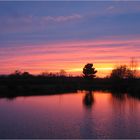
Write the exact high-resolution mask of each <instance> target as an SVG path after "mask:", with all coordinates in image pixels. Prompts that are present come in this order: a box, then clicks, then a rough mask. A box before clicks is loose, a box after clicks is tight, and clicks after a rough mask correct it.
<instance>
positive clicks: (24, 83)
mask: <svg viewBox="0 0 140 140" xmlns="http://www.w3.org/2000/svg"><path fill="white" fill-rule="evenodd" d="M96 73H97V70H95V68H94V67H93V64H86V65H85V67H84V68H83V75H82V76H67V75H66V72H65V71H61V73H57V74H52V73H42V74H40V75H31V74H30V73H28V72H23V73H22V72H20V71H15V72H14V73H13V74H10V75H1V76H0V97H8V98H13V97H16V96H31V95H48V94H49V95H53V94H62V93H68V92H76V91H78V90H107V91H111V92H112V93H114V94H117V93H118V94H120V93H121V94H123V93H128V94H129V95H132V96H137V97H140V78H139V77H138V76H137V72H136V70H135V69H130V68H128V67H127V66H126V65H121V66H118V67H116V68H114V69H113V70H112V72H111V74H110V76H108V77H106V78H97V77H96Z"/></svg>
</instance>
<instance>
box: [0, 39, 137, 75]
mask: <svg viewBox="0 0 140 140" xmlns="http://www.w3.org/2000/svg"><path fill="white" fill-rule="evenodd" d="M139 45H140V40H139V39H135V38H134V39H129V40H114V39H112V40H111V39H108V40H95V41H93V40H88V41H80V40H79V41H71V42H63V43H62V42H59V43H58V42H56V43H50V44H40V45H30V46H26V45H22V46H21V45H19V46H17V47H7V48H0V65H1V69H0V73H1V74H8V73H12V72H14V71H15V70H17V69H18V70H21V71H28V72H30V73H32V74H40V73H42V72H53V73H56V72H59V71H60V70H61V69H64V70H65V71H66V72H67V73H68V74H71V75H81V74H82V69H83V67H84V65H85V64H86V63H93V65H94V67H95V69H97V71H98V73H97V76H99V77H104V76H106V75H109V73H110V72H111V70H112V69H113V68H114V67H115V66H116V65H122V64H123V65H124V64H126V65H129V62H130V58H131V57H133V56H134V57H135V58H136V60H137V62H138V63H139V62H140V57H139V56H140V53H139V52H140V48H139V47H138V46H139ZM138 70H140V67H138Z"/></svg>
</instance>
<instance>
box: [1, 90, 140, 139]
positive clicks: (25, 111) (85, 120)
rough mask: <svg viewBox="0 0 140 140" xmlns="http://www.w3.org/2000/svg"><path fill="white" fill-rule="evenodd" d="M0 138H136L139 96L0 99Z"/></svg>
mask: <svg viewBox="0 0 140 140" xmlns="http://www.w3.org/2000/svg"><path fill="white" fill-rule="evenodd" d="M0 138H75V139H76V138H140V100H138V99H134V98H131V97H128V96H127V95H124V96H113V95H112V94H111V93H105V92H98V91H96V92H94V93H92V95H90V94H89V93H86V92H78V93H69V94H63V95H53V96H31V97H17V98H16V99H14V100H8V99H0Z"/></svg>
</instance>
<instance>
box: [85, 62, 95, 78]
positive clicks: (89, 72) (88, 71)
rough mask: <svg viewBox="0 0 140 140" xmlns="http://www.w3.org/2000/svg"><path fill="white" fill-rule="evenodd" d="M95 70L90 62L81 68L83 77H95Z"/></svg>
mask: <svg viewBox="0 0 140 140" xmlns="http://www.w3.org/2000/svg"><path fill="white" fill-rule="evenodd" d="M96 73H97V70H95V68H94V67H93V64H92V63H88V64H86V65H85V66H84V68H83V74H84V77H85V78H88V79H92V78H94V77H96V75H95V74H96Z"/></svg>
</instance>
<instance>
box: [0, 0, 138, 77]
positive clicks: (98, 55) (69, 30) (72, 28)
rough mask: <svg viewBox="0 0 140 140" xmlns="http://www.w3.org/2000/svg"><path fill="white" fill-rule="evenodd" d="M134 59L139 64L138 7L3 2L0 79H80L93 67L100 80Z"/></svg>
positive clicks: (118, 3)
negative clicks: (44, 75) (62, 74)
mask: <svg viewBox="0 0 140 140" xmlns="http://www.w3.org/2000/svg"><path fill="white" fill-rule="evenodd" d="M132 57H135V58H136V60H137V62H138V63H140V1H137V2H136V1H135V2H132V1H122V2H121V1H114V2H113V1H110V2H106V1H102V2H101V1H100V2H97V1H90V2H85V1H79V2H78V1H77V2H75V1H63V2H62V1H52V2H51V1H42V2H39V1H36V2H28V1H24V2H18V1H15V2H12V1H11V2H10V1H9V2H8V1H7V2H6V1H5V2H0V74H9V73H12V72H14V71H15V70H17V69H18V70H21V71H29V72H30V73H32V74H40V73H41V72H59V71H60V70H61V69H64V70H65V71H66V72H67V73H69V74H72V75H80V74H82V68H83V67H84V65H85V64H86V63H93V64H94V67H95V68H96V69H97V70H98V73H97V76H101V77H102V76H106V75H107V74H109V72H110V71H111V69H112V68H114V66H116V65H120V64H129V62H130V58H132ZM138 69H139V70H140V66H139V67H138Z"/></svg>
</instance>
